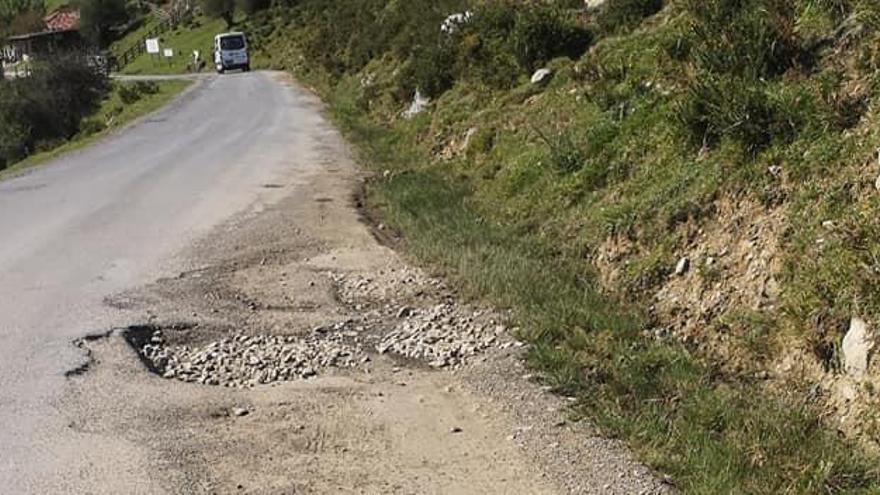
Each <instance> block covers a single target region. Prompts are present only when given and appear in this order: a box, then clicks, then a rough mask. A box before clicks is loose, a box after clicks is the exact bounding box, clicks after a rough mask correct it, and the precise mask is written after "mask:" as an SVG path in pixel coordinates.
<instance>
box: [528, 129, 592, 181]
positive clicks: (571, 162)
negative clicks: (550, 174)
mask: <svg viewBox="0 0 880 495" xmlns="http://www.w3.org/2000/svg"><path fill="white" fill-rule="evenodd" d="M535 133H536V134H537V135H538V137H539V138H540V139H541V141H543V142H544V144H546V145H547V148H548V149H549V158H550V162H551V163H552V164H553V167H554V168H555V169H556V170H558V171H559V172H561V173H564V174H570V173H573V172H577V171H578V170H580V169H581V167H583V166H584V161H585V157H584V154H583V153H582V152H581V150H580V149H578V147H577V146H576V145H575V144H574V141H573V140H572V139H571V136H569V135H568V134H565V133H559V134H557V135H555V136H548V135H547V134H546V133H544V132H542V131H541V130H540V129H535Z"/></svg>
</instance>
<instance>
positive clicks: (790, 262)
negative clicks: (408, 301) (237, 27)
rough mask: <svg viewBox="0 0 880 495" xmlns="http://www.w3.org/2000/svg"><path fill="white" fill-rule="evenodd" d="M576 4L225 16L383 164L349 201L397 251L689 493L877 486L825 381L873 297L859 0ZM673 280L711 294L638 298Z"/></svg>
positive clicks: (303, 1)
mask: <svg viewBox="0 0 880 495" xmlns="http://www.w3.org/2000/svg"><path fill="white" fill-rule="evenodd" d="M581 5H582V2H580V1H577V2H575V1H561V0H560V1H555V2H538V1H535V2H528V1H527V2H507V1H491V2H470V1H466V0H441V1H427V0H418V1H410V2H394V1H387V0H365V1H360V2H347V1H344V0H330V1H327V0H299V1H295V2H294V1H288V2H285V1H283V0H282V1H279V2H276V3H275V4H274V6H273V7H272V8H270V9H267V10H263V11H259V12H256V13H254V14H252V15H251V16H250V17H249V19H248V21H247V22H246V23H245V30H246V31H247V32H248V33H249V34H250V36H251V40H252V43H253V45H254V47H255V49H256V50H258V54H257V59H256V60H257V62H258V63H260V64H262V65H264V66H268V67H273V68H281V69H286V70H290V71H292V72H294V73H295V74H296V75H297V76H298V77H299V78H300V79H301V80H302V81H304V82H306V83H308V84H310V85H312V86H313V87H314V88H315V89H317V90H318V91H319V92H320V93H321V94H322V95H323V97H324V98H325V99H326V100H327V101H328V102H329V104H330V108H331V110H332V113H333V115H334V116H335V117H336V119H337V120H338V122H340V123H341V124H342V126H343V127H344V128H345V129H347V130H348V131H349V134H350V136H351V138H352V140H353V141H354V142H355V143H356V144H358V146H359V148H360V149H362V150H363V152H364V157H365V160H366V161H367V163H369V164H370V165H371V166H373V167H374V169H375V170H376V171H377V172H381V173H380V174H377V177H381V178H377V179H376V180H375V181H373V182H372V183H371V184H370V186H369V188H368V198H369V201H368V203H369V204H370V205H371V207H373V208H375V209H377V210H378V212H379V214H380V215H382V217H383V221H384V222H385V223H386V224H388V225H391V226H392V227H394V228H395V229H397V230H398V231H399V232H400V233H401V234H402V237H403V239H404V243H405V247H406V249H407V250H408V252H409V253H411V254H412V255H413V256H415V257H417V258H418V259H421V260H423V261H425V262H428V263H430V264H431V265H433V266H435V267H436V268H437V269H438V270H440V271H443V272H444V273H445V274H447V275H448V276H449V277H450V278H452V279H453V280H455V281H457V282H458V283H459V284H460V286H461V288H462V289H463V290H464V291H466V292H467V293H469V294H471V295H472V296H474V297H476V298H485V299H487V300H488V301H490V302H492V303H494V304H497V305H500V306H503V307H509V308H511V309H512V310H514V314H515V315H516V316H515V320H516V321H515V322H514V323H515V324H516V325H517V326H518V327H519V329H520V332H521V335H522V337H523V338H525V339H527V340H528V341H529V342H530V343H531V344H532V351H531V355H530V361H531V363H532V364H533V366H534V367H535V368H536V369H537V370H539V371H540V372H541V374H542V376H543V379H544V380H545V381H546V382H547V383H549V384H551V385H553V386H554V387H555V388H556V390H557V391H558V392H559V393H564V394H569V395H573V396H576V397H577V398H578V399H579V401H578V403H577V407H576V408H575V413H576V414H579V415H582V416H583V417H585V418H588V419H589V420H591V421H593V422H595V423H596V424H597V425H599V426H600V427H602V428H604V429H605V431H606V432H607V433H608V434H611V435H615V436H619V437H621V438H623V439H625V440H627V441H628V443H629V444H630V445H631V446H632V448H633V449H634V450H635V451H636V452H637V453H639V454H640V455H641V456H642V458H643V459H644V460H645V461H646V462H648V463H649V464H650V465H652V466H654V467H656V468H657V469H659V470H661V471H662V472H664V473H668V474H669V475H671V476H672V478H673V479H674V481H675V483H676V485H677V486H678V487H679V488H680V489H682V490H683V491H684V492H686V493H768V494H770V493H772V494H776V493H877V492H878V490H880V471H878V462H877V457H876V455H875V454H874V453H872V452H874V451H876V450H874V451H872V447H871V445H872V444H876V443H877V442H878V441H880V429H878V428H877V422H876V419H872V417H871V415H870V414H864V415H862V416H859V417H860V419H859V425H860V426H859V427H858V428H857V429H848V430H841V431H837V426H836V425H837V421H838V418H837V417H836V416H834V414H835V411H834V407H837V405H835V403H834V401H833V399H834V397H833V392H834V386H835V385H833V384H836V383H839V382H841V381H843V380H847V379H848V378H846V377H845V376H843V374H842V370H841V365H840V363H841V359H842V358H841V355H840V347H841V339H842V337H843V333H844V332H845V331H846V326H847V323H848V321H849V319H850V318H852V317H853V316H861V317H863V318H866V319H867V320H869V321H880V298H878V294H880V291H878V290H877V289H878V285H877V282H878V280H877V275H876V274H877V273H880V267H878V265H877V262H876V259H877V252H878V246H880V242H878V241H880V234H878V232H880V230H878V224H877V218H880V211H878V209H880V199H878V196H877V194H876V192H875V191H874V180H875V178H876V176H877V173H878V164H877V163H876V161H875V148H876V143H877V141H878V140H877V135H876V133H877V131H876V129H877V128H878V126H877V124H878V123H877V119H878V116H877V115H876V112H875V110H874V103H875V101H876V99H877V96H876V95H877V82H878V80H877V76H876V74H877V73H878V72H877V69H878V64H880V56H878V52H877V49H876V47H877V46H878V41H880V7H878V4H876V3H875V2H870V1H863V0H833V1H825V0H798V1H791V2H790V1H783V0H744V1H743V0H667V1H660V0H608V1H607V2H605V4H604V5H603V6H602V7H600V8H598V9H596V10H592V11H589V12H584V11H583V10H581V9H580V7H581ZM465 12H468V15H464V13H465ZM456 13H459V14H462V15H460V16H458V17H456V18H449V16H450V15H451V14H456ZM450 19H452V20H451V21H450ZM444 22H445V24H444ZM441 26H444V29H441ZM538 68H548V69H550V70H552V79H551V80H549V82H547V81H546V80H545V82H544V83H543V84H533V83H531V82H530V81H529V79H530V76H531V75H532V73H533V71H534V70H535V69H538ZM416 90H418V91H419V92H420V93H421V94H422V95H425V96H428V97H430V98H431V102H430V104H428V105H427V107H426V108H425V109H424V110H423V111H422V112H421V113H418V114H417V115H415V116H414V118H411V119H408V118H404V116H403V112H404V110H406V109H407V108H409V107H410V106H411V103H412V100H413V95H414V94H415V92H416ZM416 107H417V106H416ZM386 171H387V173H385V172H386ZM729 204H732V205H734V206H732V207H726V206H725V205H729ZM729 210H732V211H733V213H732V214H731V213H730V212H729ZM725 212H726V213H725ZM743 212H753V213H751V214H750V215H751V216H745V217H742V216H738V215H745V213H743ZM776 218H780V219H781V220H780V221H779V223H778V225H777V224H773V225H775V226H774V227H773V229H770V228H769V227H768V228H767V229H765V230H767V231H766V232H765V230H762V229H759V228H758V227H762V226H763V225H765V224H768V223H770V219H776ZM729 232H733V234H731V237H730V239H731V240H730V242H731V243H735V245H732V246H729V247H730V248H735V247H736V246H739V245H743V246H752V247H751V249H753V251H754V252H750V253H748V255H743V261H742V263H740V262H739V261H738V260H736V262H734V260H731V261H730V262H729V263H728V262H726V261H724V260H725V258H724V256H728V257H730V256H731V255H729V254H728V251H727V249H722V248H721V247H719V246H717V244H719V243H720V242H715V243H714V244H713V242H714V241H715V239H713V236H715V237H718V239H728V237H723V236H726V235H728V233H729ZM762 236H765V237H766V238H767V239H770V241H767V243H765V244H762V242H764V239H765V237H762ZM771 241H772V242H771ZM615 246H618V247H620V249H617V250H615V249H612V248H614V247H615ZM771 248H772V250H771ZM618 251H619V252H618ZM716 251H717V252H716ZM686 255H687V256H690V257H689V258H688V257H686ZM749 255H750V256H751V257H749ZM718 259H721V260H722V263H721V264H720V265H719V264H713V263H716V261H717V260H718ZM754 259H757V260H762V261H763V260H765V259H768V260H769V259H772V260H774V261H773V263H770V262H769V261H768V262H767V266H764V267H763V271H758V272H757V275H756V277H759V278H761V280H762V284H763V286H762V287H763V288H761V289H759V290H757V291H756V292H759V293H760V294H755V301H757V302H755V303H754V304H752V299H751V296H742V300H740V299H737V298H738V297H739V296H740V295H741V293H742V292H743V291H744V289H743V288H742V287H739V286H738V285H737V284H739V283H740V280H741V279H742V280H745V279H746V278H748V277H746V275H748V276H749V277H751V276H752V275H751V274H752V273H755V270H757V268H754V267H755V266H758V265H755V264H754V263H751V260H754ZM777 263H778V268H773V269H772V270H773V271H772V272H771V268H772V267H771V265H773V266H776V264H777ZM677 265H678V267H677ZM744 266H749V267H750V268H749V269H748V270H746V269H745V268H743V267H744ZM677 268H680V270H677ZM758 268H761V267H760V266H758ZM676 272H678V273H676ZM743 283H745V282H743ZM777 285H778V288H776V287H777ZM689 287H697V288H698V289H699V291H698V293H699V294H703V295H702V296H698V298H697V299H693V300H687V299H686V300H685V302H687V303H689V304H692V305H693V306H702V305H703V302H704V300H705V299H709V298H710V296H713V294H714V293H715V292H717V293H718V294H720V295H721V296H722V297H720V299H725V298H726V299H730V300H732V302H729V303H725V304H719V305H717V306H713V309H712V310H711V311H702V312H701V311H696V310H695V309H694V308H690V307H687V306H685V307H682V306H672V307H673V308H675V309H674V310H673V311H667V312H663V311H662V309H658V308H662V307H664V306H663V305H664V304H667V305H670V304H672V303H670V302H669V299H674V297H672V296H668V295H667V296H665V298H664V294H669V293H670V292H669V291H674V290H681V291H682V294H683V295H682V296H681V297H683V298H685V297H687V294H688V293H687V292H686V291H687V289H688V288H689ZM749 287H751V286H749ZM674 296H675V298H677V297H678V295H675V294H674ZM758 296H760V299H758ZM682 314H683V315H684V316H681V315H682ZM684 330H687V332H685V331H684ZM786 358H788V359H789V360H790V359H794V360H795V361H796V363H797V364H798V365H799V366H802V368H796V370H797V371H793V372H790V373H785V372H780V371H778V370H780V369H783V367H782V366H781V363H784V362H789V361H785V359H786ZM815 369H819V370H820V371H819V372H820V373H824V374H822V375H813V374H811V373H812V372H813V370H815ZM804 370H806V371H804ZM828 383H832V385H828ZM856 388H857V392H856V394H857V396H858V401H865V402H866V403H868V404H870V401H871V400H873V399H872V397H873V392H872V390H875V388H874V387H872V386H870V383H868V382H865V384H864V386H863V387H862V386H861V385H858V384H857V385H856ZM856 402H857V401H856ZM829 410H830V411H831V413H830V415H829ZM837 412H840V411H837ZM844 437H846V438H844Z"/></svg>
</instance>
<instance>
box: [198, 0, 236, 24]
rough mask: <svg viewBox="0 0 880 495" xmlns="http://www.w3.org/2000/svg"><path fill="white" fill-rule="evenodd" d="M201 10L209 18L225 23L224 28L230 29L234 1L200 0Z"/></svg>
mask: <svg viewBox="0 0 880 495" xmlns="http://www.w3.org/2000/svg"><path fill="white" fill-rule="evenodd" d="M200 3H201V6H202V10H203V11H204V12H205V14H207V15H208V16H209V17H214V18H219V19H223V20H224V21H226V27H227V28H228V27H232V24H233V19H232V16H233V15H234V14H235V0H200Z"/></svg>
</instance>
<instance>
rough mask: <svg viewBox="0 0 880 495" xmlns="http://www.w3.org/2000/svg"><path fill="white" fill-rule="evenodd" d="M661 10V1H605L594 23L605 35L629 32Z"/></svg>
mask: <svg viewBox="0 0 880 495" xmlns="http://www.w3.org/2000/svg"><path fill="white" fill-rule="evenodd" d="M662 8H663V0H607V1H606V2H605V5H603V6H602V10H601V11H600V12H599V15H598V16H597V18H596V23H597V24H598V25H599V29H601V30H602V32H604V33H607V34H615V33H620V32H623V31H629V30H631V29H634V28H635V27H637V26H638V25H639V24H641V22H642V20H643V19H645V18H646V17H650V16H652V15H654V14H656V13H657V12H660V10H661V9H662Z"/></svg>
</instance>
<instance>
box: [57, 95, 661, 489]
mask: <svg viewBox="0 0 880 495" xmlns="http://www.w3.org/2000/svg"><path fill="white" fill-rule="evenodd" d="M298 97H300V98H312V97H310V96H306V95H305V94H304V93H302V94H298ZM314 105H315V108H316V111H317V110H318V108H319V107H318V104H317V102H314ZM302 132H304V133H311V134H313V136H311V138H312V139H316V140H318V141H319V142H320V146H319V149H320V153H319V154H317V155H316V156H314V157H313V159H314V164H313V166H309V167H305V168H301V169H297V170H293V171H291V173H290V175H289V176H288V177H285V178H284V179H283V180H279V182H277V183H273V184H266V185H265V187H266V188H267V189H268V190H272V194H270V195H268V196H267V198H268V199H267V200H266V202H264V203H262V204H256V205H254V206H253V207H252V208H251V209H250V211H249V212H247V213H246V214H243V215H240V216H239V217H237V218H236V219H234V220H233V221H231V222H228V223H227V224H226V225H223V226H222V227H221V228H218V229H217V230H216V231H215V232H214V233H213V234H212V235H211V236H210V237H208V238H207V239H204V240H203V241H202V242H200V243H199V244H198V245H196V246H194V247H193V248H192V250H191V251H190V252H188V253H186V259H187V262H188V264H189V265H190V266H191V269H190V270H187V271H185V272H182V273H180V275H179V276H177V277H175V278H169V279H163V280H158V281H157V282H156V283H154V284H152V285H151V286H148V287H144V288H141V289H138V290H135V291H131V292H128V293H125V294H119V295H117V296H114V297H112V298H109V299H108V300H107V305H108V306H109V307H110V308H112V310H113V311H116V312H118V313H119V314H120V315H121V318H120V321H124V322H125V324H123V325H120V328H119V329H118V330H116V331H114V332H111V333H109V334H107V335H106V336H103V335H101V336H96V337H95V338H94V339H90V340H88V341H84V342H81V343H80V345H81V346H83V347H84V348H85V349H87V350H88V352H89V353H90V356H91V361H90V363H89V365H88V366H87V367H85V368H83V369H82V370H79V372H78V373H77V374H73V375H72V376H70V380H71V385H72V386H71V392H70V393H69V394H67V396H66V397H65V398H64V399H63V401H62V402H63V403H62V404H60V406H61V407H62V408H63V409H64V410H68V411H71V412H70V428H72V429H75V430H77V431H80V432H82V433H83V434H87V435H91V436H94V437H104V438H108V439H113V438H123V439H125V440H126V441H130V442H134V443H138V444H141V445H144V446H145V447H146V449H147V451H149V452H151V453H152V455H151V456H150V457H149V459H142V460H140V461H139V462H146V463H149V464H150V465H151V469H150V471H151V472H153V473H155V476H154V477H153V478H152V479H150V480H143V485H142V487H140V489H139V490H138V491H140V492H144V493H163V492H164V493H272V494H275V493H536V494H537V493H548V494H550V493H627V494H630V493H661V492H665V491H667V490H668V487H666V486H665V485H664V484H663V483H662V482H661V481H660V480H658V478H657V477H656V476H654V475H653V474H652V473H650V472H649V471H648V470H647V469H646V468H644V467H642V466H641V465H639V464H638V463H636V462H634V461H633V460H632V458H631V455H630V454H629V453H628V451H627V450H626V449H625V448H623V447H622V446H620V445H619V444H618V443H616V442H613V441H608V440H604V439H602V438H600V437H598V436H596V435H595V434H594V432H592V431H591V430H590V428H589V426H588V425H585V424H582V423H577V422H571V421H570V420H569V418H568V415H567V412H566V405H567V400H566V399H564V398H560V397H556V396H553V395H551V394H549V393H548V392H546V391H545V390H544V389H542V388H541V387H540V386H539V385H538V384H536V383H534V382H533V381H532V379H531V377H530V375H529V373H528V371H527V370H526V369H525V368H524V366H523V364H522V360H521V355H522V353H523V350H524V348H525V345H524V344H522V343H520V342H518V341H516V340H515V339H514V338H513V337H512V336H511V332H510V329H509V328H508V327H507V322H506V319H505V317H504V315H503V314H498V313H496V312H494V311H492V310H491V309H490V308H485V307H477V306H473V305H470V304H468V303H467V302H465V301H462V300H460V299H459V298H458V297H456V294H455V292H454V291H453V290H450V289H449V288H447V287H446V286H445V285H444V283H443V282H442V281H441V280H438V279H436V278H433V277H431V276H430V275H429V274H426V273H425V272H423V271H422V270H420V269H419V268H416V267H412V266H409V265H408V264H407V263H406V262H405V261H404V260H403V259H402V258H401V257H400V255H399V254H398V253H396V252H394V251H393V250H391V249H389V248H387V247H385V246H383V245H382V244H380V243H379V242H378V241H377V240H376V238H375V237H374V236H373V235H372V233H371V231H370V227H369V226H368V225H367V224H366V223H365V222H364V221H363V219H362V217H361V215H360V212H359V210H358V204H357V203H358V201H357V199H356V193H357V191H358V190H359V189H360V187H361V183H362V180H363V176H362V174H361V172H359V170H358V169H357V167H356V165H355V164H354V162H353V160H352V159H351V157H350V156H349V154H348V152H347V150H346V147H345V145H344V143H343V142H342V140H341V138H340V137H339V136H338V135H337V134H336V132H335V131H333V130H332V129H330V128H329V126H328V127H323V128H316V129H303V131H302ZM135 349H137V351H136V350H135Z"/></svg>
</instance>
